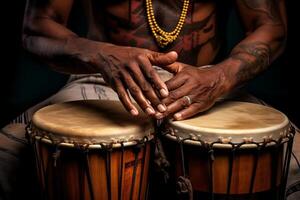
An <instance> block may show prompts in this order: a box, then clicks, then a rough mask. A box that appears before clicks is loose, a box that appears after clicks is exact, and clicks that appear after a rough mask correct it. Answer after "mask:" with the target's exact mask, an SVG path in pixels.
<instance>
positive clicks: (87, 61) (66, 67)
mask: <svg viewBox="0 0 300 200" xmlns="http://www.w3.org/2000/svg"><path fill="white" fill-rule="evenodd" d="M23 45H24V48H25V49H26V50H27V51H29V52H30V53H32V54H34V55H37V56H38V57H40V58H41V59H42V60H43V61H45V62H47V63H48V64H49V66H50V67H51V68H52V69H54V70H56V71H59V72H62V73H70V74H75V73H96V72H99V71H97V70H96V69H95V67H93V63H92V60H91V59H92V58H90V57H89V56H88V54H84V51H85V50H86V51H87V50H88V49H87V48H92V47H94V50H95V51H99V54H101V50H102V49H103V48H105V47H106V46H108V45H109V44H106V43H101V42H96V41H91V40H88V39H85V38H80V37H77V36H74V35H71V36H68V37H65V38H50V37H45V36H35V35H28V36H26V37H24V39H23ZM99 59H101V57H99Z"/></svg>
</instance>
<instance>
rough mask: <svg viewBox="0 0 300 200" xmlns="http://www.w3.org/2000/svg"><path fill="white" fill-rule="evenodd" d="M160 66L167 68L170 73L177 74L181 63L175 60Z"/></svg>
mask: <svg viewBox="0 0 300 200" xmlns="http://www.w3.org/2000/svg"><path fill="white" fill-rule="evenodd" d="M160 68H162V69H164V70H167V71H168V72H170V73H172V74H177V73H178V72H180V71H181V70H182V63H180V62H175V63H172V64H170V65H165V66H160Z"/></svg>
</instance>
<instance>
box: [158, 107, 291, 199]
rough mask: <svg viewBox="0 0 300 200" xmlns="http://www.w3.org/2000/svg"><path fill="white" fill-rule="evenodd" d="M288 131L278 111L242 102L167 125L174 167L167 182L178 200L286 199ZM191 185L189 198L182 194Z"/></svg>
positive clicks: (166, 140)
mask: <svg viewBox="0 0 300 200" xmlns="http://www.w3.org/2000/svg"><path fill="white" fill-rule="evenodd" d="M290 129H291V127H290V124H289V121H288V119H287V117H286V116H285V115H283V114H282V113H280V112H279V111H277V110H275V109H272V108H269V107H265V106H261V105H257V104H251V103H243V102H225V103H224V102H223V103H220V104H218V105H216V106H215V107H214V108H212V109H211V110H209V111H208V112H206V113H204V114H202V115H201V116H199V117H195V118H193V119H189V120H185V121H178V122H174V121H170V122H169V123H168V124H166V127H165V129H164V136H165V137H163V143H164V147H165V151H166V154H167V158H168V159H169V160H170V162H171V166H173V167H171V174H172V176H171V177H172V180H171V182H172V183H176V184H177V190H178V193H179V195H189V196H190V198H191V196H193V199H236V200H238V199H239V200H242V199H272V200H273V199H274V200H275V199H284V195H285V185H286V179H287V174H288V166H289V160H290V156H291V149H292V143H293V136H294V132H293V131H292V130H290ZM179 177H181V178H179ZM182 177H183V178H184V179H182ZM182 180H184V181H183V182H182ZM189 184H191V186H192V187H191V188H192V189H193V192H191V191H190V193H189V194H184V193H185V192H187V190H186V188H188V185H189ZM183 188H184V189H183ZM189 190H191V189H189ZM182 191H185V192H182Z"/></svg>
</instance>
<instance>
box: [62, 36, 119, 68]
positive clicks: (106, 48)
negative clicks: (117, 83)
mask: <svg viewBox="0 0 300 200" xmlns="http://www.w3.org/2000/svg"><path fill="white" fill-rule="evenodd" d="M113 46H115V45H113V44H109V43H104V42H98V41H93V40H89V39H86V38H81V37H70V38H68V39H67V41H66V42H65V46H64V53H65V55H67V56H68V57H70V58H71V59H73V60H75V61H77V62H80V63H82V64H83V65H84V66H89V70H90V71H91V72H95V73H97V72H99V66H101V65H102V64H101V63H103V59H104V58H105V55H107V54H109V52H110V50H111V48H112V47H113ZM104 52H105V53H104Z"/></svg>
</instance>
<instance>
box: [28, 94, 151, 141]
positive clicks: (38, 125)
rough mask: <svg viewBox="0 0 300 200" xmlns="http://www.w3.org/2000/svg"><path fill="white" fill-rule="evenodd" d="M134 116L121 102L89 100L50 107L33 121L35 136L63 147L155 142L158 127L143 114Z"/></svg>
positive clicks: (43, 110) (39, 112)
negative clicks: (155, 127) (153, 139)
mask: <svg viewBox="0 0 300 200" xmlns="http://www.w3.org/2000/svg"><path fill="white" fill-rule="evenodd" d="M139 111H140V112H139V113H140V114H139V116H137V117H134V116H132V115H130V114H129V113H128V112H127V111H126V110H125V108H124V107H123V105H122V104H121V103H120V102H118V101H107V100H86V101H73V102H66V103H61V104H54V105H50V106H46V107H44V108H42V109H40V110H38V111H37V112H36V113H35V114H34V115H33V119H32V132H34V133H33V134H35V135H36V136H37V137H40V136H41V135H42V136H43V137H44V138H48V139H51V140H52V141H53V140H55V141H60V142H61V143H78V144H102V143H107V144H108V143H121V142H130V141H136V140H143V139H145V138H147V139H148V140H149V139H151V138H152V134H153V132H154V126H153V124H152V122H151V119H150V118H149V117H147V116H146V115H145V114H143V112H142V111H141V110H139Z"/></svg>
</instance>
